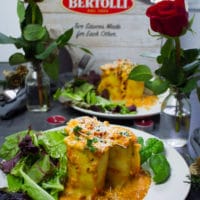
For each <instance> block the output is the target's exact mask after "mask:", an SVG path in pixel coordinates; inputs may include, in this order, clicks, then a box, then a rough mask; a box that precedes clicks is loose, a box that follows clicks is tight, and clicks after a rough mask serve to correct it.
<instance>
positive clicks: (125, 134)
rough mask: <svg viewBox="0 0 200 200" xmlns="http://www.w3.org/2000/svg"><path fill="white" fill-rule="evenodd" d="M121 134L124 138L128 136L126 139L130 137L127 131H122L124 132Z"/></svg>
mask: <svg viewBox="0 0 200 200" xmlns="http://www.w3.org/2000/svg"><path fill="white" fill-rule="evenodd" d="M119 134H120V135H122V136H126V137H128V136H129V133H128V132H126V131H122V132H120V133H119Z"/></svg>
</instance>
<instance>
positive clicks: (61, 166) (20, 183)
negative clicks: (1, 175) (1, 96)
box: [0, 130, 67, 200]
mask: <svg viewBox="0 0 200 200" xmlns="http://www.w3.org/2000/svg"><path fill="white" fill-rule="evenodd" d="M64 137H65V134H64V131H63V130H59V131H51V132H45V133H41V132H35V131H32V130H28V131H22V132H19V133H16V134H13V135H10V136H8V137H6V140H5V142H4V144H3V145H2V147H1V149H0V158H2V159H3V161H2V162H1V164H0V168H1V169H2V171H3V172H5V173H6V174H7V183H8V188H7V192H23V193H25V194H27V195H28V196H29V197H30V198H31V199H37V200H44V199H48V200H55V199H58V195H59V192H61V191H63V189H64V181H65V177H66V175H67V167H66V166H67V158H66V145H65V144H64V142H63V140H64Z"/></svg>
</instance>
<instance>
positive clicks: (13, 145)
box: [0, 130, 27, 160]
mask: <svg viewBox="0 0 200 200" xmlns="http://www.w3.org/2000/svg"><path fill="white" fill-rule="evenodd" d="M26 134H27V130H26V131H21V132H18V133H15V134H12V135H9V136H7V137H6V138H5V142H4V143H3V145H2V146H1V148H0V158H2V159H5V160H10V159H12V158H13V157H14V156H15V155H16V154H17V152H18V151H19V147H18V144H19V142H20V141H21V140H22V139H23V138H24V136H25V135H26Z"/></svg>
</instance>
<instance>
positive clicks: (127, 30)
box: [40, 0, 160, 68]
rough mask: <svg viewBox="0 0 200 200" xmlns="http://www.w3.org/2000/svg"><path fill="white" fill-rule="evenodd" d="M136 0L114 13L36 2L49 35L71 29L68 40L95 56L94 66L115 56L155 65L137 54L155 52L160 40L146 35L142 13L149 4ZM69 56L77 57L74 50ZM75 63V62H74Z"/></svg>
mask: <svg viewBox="0 0 200 200" xmlns="http://www.w3.org/2000/svg"><path fill="white" fill-rule="evenodd" d="M144 2H145V1H144V0H140V1H139V0H136V1H135V6H134V8H132V9H131V10H129V11H128V12H125V13H120V14H114V15H104V16H100V15H96V16H93V15H86V14H79V13H74V12H70V11H69V10H67V9H64V8H63V6H62V5H61V1H60V0H45V1H44V2H43V3H41V4H40V7H41V9H42V12H43V14H44V24H45V25H46V27H47V28H48V30H49V31H50V33H51V36H52V37H57V36H58V35H60V34H61V33H63V32H64V31H65V30H67V29H69V28H72V27H73V29H74V34H73V37H72V39H71V40H70V42H71V43H74V44H77V45H80V46H83V47H86V48H88V49H90V50H91V51H92V53H93V54H94V57H95V60H96V62H95V65H94V66H95V67H98V66H99V65H102V64H104V63H107V62H112V61H113V60H115V59H119V58H121V59H122V58H128V59H131V60H132V61H133V62H134V63H142V64H147V65H149V66H150V67H152V68H156V67H157V63H156V61H155V59H152V58H146V57H141V54H146V53H148V52H150V53H155V52H158V51H159V48H160V41H159V40H157V39H156V38H153V37H151V36H150V35H148V29H149V19H148V18H147V17H146V15H145V12H146V9H147V7H148V6H149V5H147V4H145V3H144ZM70 53H71V54H77V55H75V56H74V55H72V57H73V59H80V57H81V56H82V54H81V53H80V52H79V51H78V50H74V51H73V52H70ZM75 63H76V61H75Z"/></svg>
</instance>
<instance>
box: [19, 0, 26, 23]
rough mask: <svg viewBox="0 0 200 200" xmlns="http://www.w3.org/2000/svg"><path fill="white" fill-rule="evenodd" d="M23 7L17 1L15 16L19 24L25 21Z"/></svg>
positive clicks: (21, 3) (20, 2)
mask: <svg viewBox="0 0 200 200" xmlns="http://www.w3.org/2000/svg"><path fill="white" fill-rule="evenodd" d="M25 11H26V10H25V6H24V3H23V2H22V1H20V0H18V1H17V15H18V17H19V22H20V23H21V22H23V21H24V19H25Z"/></svg>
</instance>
